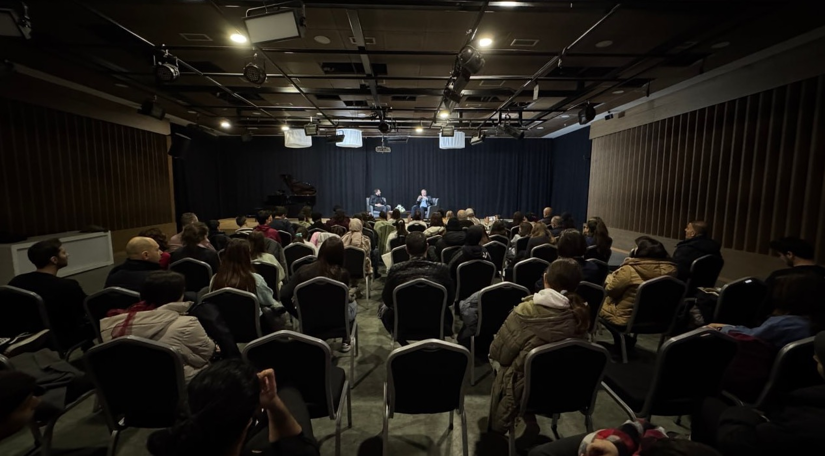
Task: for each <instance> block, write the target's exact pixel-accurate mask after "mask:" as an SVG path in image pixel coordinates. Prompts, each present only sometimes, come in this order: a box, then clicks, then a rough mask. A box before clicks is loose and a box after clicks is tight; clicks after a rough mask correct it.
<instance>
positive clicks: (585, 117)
mask: <svg viewBox="0 0 825 456" xmlns="http://www.w3.org/2000/svg"><path fill="white" fill-rule="evenodd" d="M595 118H596V108H594V107H593V105H591V104H590V103H587V104H586V105H585V106H584V108H583V109H582V110H581V111H579V125H587V124H588V123H589V122H590V121H591V120H593V119H595Z"/></svg>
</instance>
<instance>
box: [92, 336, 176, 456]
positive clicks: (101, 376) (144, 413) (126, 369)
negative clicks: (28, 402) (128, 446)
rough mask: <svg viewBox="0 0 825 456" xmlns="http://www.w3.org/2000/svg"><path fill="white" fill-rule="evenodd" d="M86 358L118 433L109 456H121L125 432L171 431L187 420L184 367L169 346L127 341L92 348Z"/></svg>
mask: <svg viewBox="0 0 825 456" xmlns="http://www.w3.org/2000/svg"><path fill="white" fill-rule="evenodd" d="M83 358H84V360H85V362H86V374H87V375H89V378H90V379H91V380H92V383H94V385H95V388H96V390H97V397H98V399H99V400H100V404H101V406H102V407H103V413H104V415H105V416H106V423H107V424H108V426H109V430H110V431H111V433H112V434H111V437H110V440H109V451H108V452H107V455H108V456H114V455H115V453H116V452H117V441H118V437H119V436H120V433H121V432H123V431H124V430H125V429H127V428H150V429H158V428H168V427H171V426H173V425H174V424H175V422H176V421H177V419H178V417H180V416H182V415H184V414H185V408H186V406H185V402H186V387H185V385H184V376H183V364H182V362H181V358H180V355H179V354H178V352H177V351H175V350H174V349H172V348H171V347H169V346H168V345H166V344H162V343H160V342H155V341H152V340H149V339H144V338H141V337H135V336H125V337H119V338H117V339H114V340H111V341H109V342H106V343H105V344H101V345H97V346H95V347H92V348H90V349H89V350H88V351H86V354H85V355H84V356H83Z"/></svg>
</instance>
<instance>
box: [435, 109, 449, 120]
mask: <svg viewBox="0 0 825 456" xmlns="http://www.w3.org/2000/svg"><path fill="white" fill-rule="evenodd" d="M438 117H441V118H442V119H447V118H449V117H450V111H447V110H446V109H442V110H441V112H439V113H438Z"/></svg>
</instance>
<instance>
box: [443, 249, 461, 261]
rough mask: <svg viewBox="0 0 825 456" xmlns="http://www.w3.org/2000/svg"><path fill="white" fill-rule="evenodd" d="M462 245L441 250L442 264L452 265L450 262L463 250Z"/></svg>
mask: <svg viewBox="0 0 825 456" xmlns="http://www.w3.org/2000/svg"><path fill="white" fill-rule="evenodd" d="M461 247H462V246H460V245H452V246H450V247H444V248H443V249H442V250H441V262H442V263H444V264H450V260H452V259H453V257H454V256H455V254H456V253H458V252H459V251H460V250H461Z"/></svg>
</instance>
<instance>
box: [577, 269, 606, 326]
mask: <svg viewBox="0 0 825 456" xmlns="http://www.w3.org/2000/svg"><path fill="white" fill-rule="evenodd" d="M576 294H577V295H579V296H581V297H582V299H584V301H585V302H586V303H587V308H588V309H589V310H590V327H589V328H588V330H587V332H590V333H592V332H593V331H595V330H596V323H598V321H599V311H601V310H602V304H604V295H605V292H604V288H602V287H600V286H598V285H595V284H592V283H590V282H584V281H582V282H579V286H578V287H576Z"/></svg>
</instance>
